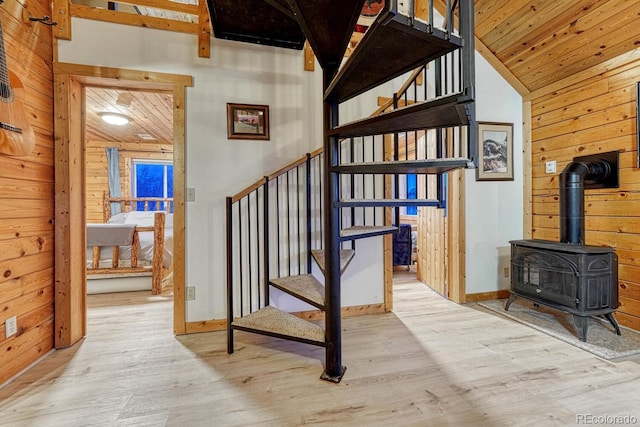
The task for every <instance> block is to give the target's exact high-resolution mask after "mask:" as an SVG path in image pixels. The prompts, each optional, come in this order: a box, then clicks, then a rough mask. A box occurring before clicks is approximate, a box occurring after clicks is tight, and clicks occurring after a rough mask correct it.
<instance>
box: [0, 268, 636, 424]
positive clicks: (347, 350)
mask: <svg viewBox="0 0 640 427" xmlns="http://www.w3.org/2000/svg"><path fill="white" fill-rule="evenodd" d="M403 276H404V278H399V279H398V280H397V283H396V284H395V286H394V287H395V289H394V296H395V304H394V306H395V312H394V313H389V314H384V315H371V316H362V317H354V318H348V319H345V320H344V321H343V329H344V333H343V340H344V344H343V347H344V348H343V362H344V364H345V365H346V366H347V368H348V369H347V372H346V375H345V377H344V379H343V381H342V382H341V383H340V384H338V385H334V384H330V383H327V382H324V381H321V380H319V376H320V374H321V373H322V370H323V368H322V365H323V360H324V356H323V354H324V353H323V349H321V348H316V347H312V346H308V345H304V344H298V343H292V342H288V341H283V340H277V339H272V338H268V337H262V336H258V335H253V334H248V333H242V332H237V333H236V344H237V348H236V352H235V353H234V354H232V355H227V353H226V347H225V346H226V335H225V333H224V332H220V333H218V332H216V333H203V334H196V335H190V336H183V337H177V338H175V337H173V336H172V333H171V304H172V303H171V301H170V300H168V299H166V298H162V297H149V296H148V295H147V293H146V292H142V293H132V294H130V295H129V294H127V295H126V297H125V298H123V297H122V295H119V296H118V295H116V296H113V295H92V296H90V298H89V301H90V307H91V308H90V310H89V313H88V318H89V333H88V337H87V338H86V339H85V340H84V341H83V342H82V343H80V344H79V345H76V346H75V347H73V348H70V349H66V350H60V351H56V352H54V353H52V354H51V355H50V356H49V357H47V358H46V359H44V360H43V361H41V362H40V363H39V364H37V365H36V366H34V367H33V368H32V369H31V370H29V371H28V372H26V373H24V374H23V375H22V376H20V377H18V378H17V379H15V380H14V381H13V382H11V383H9V384H8V385H6V386H5V387H4V388H2V389H0V425H3V426H5V425H11V426H38V427H40V426H47V427H48V426H65V427H69V426H165V425H167V426H182V427H187V426H216V427H217V426H255V425H266V426H299V425H305V424H314V425H327V426H378V425H380V426H466V425H469V426H554V425H558V426H567V425H575V424H576V416H577V415H578V414H590V415H593V416H603V415H609V416H618V415H620V416H624V415H627V414H629V415H631V416H635V417H636V418H637V419H638V421H637V422H638V423H640V363H639V361H638V360H637V359H636V360H627V361H624V362H619V363H612V362H607V361H604V360H601V359H598V358H597V357H595V356H592V355H591V354H589V353H587V352H585V351H583V350H580V349H577V348H574V347H572V346H570V345H568V344H565V343H563V342H561V341H558V340H556V339H554V338H551V337H548V336H546V335H544V334H542V333H540V332H537V331H534V330H532V329H530V328H528V327H526V326H523V325H520V324H518V323H514V322H512V321H510V320H508V319H506V318H502V317H497V316H495V315H493V314H489V313H486V312H483V311H480V310H479V309H477V308H474V307H477V306H461V305H457V304H454V303H451V302H449V301H447V300H445V299H443V298H441V297H439V296H438V295H436V294H434V293H433V292H432V291H430V290H428V289H427V288H426V287H425V286H424V285H422V284H420V283H417V282H415V281H414V280H411V278H410V277H411V276H406V274H405V275H403ZM123 295H124V294H123Z"/></svg>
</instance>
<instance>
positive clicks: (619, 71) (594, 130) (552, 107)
mask: <svg viewBox="0 0 640 427" xmlns="http://www.w3.org/2000/svg"><path fill="white" fill-rule="evenodd" d="M606 65H607V66H606V67H603V66H602V65H600V66H599V67H597V69H596V68H595V67H594V69H591V70H587V71H585V72H583V73H580V74H577V75H573V76H571V78H570V79H567V80H566V81H565V82H564V84H563V82H559V83H558V84H556V85H554V88H553V89H552V90H544V91H539V92H537V93H536V92H534V93H533V94H532V95H531V97H530V99H531V183H532V184H531V192H532V213H533V215H532V226H533V232H532V236H533V238H538V239H548V240H557V239H558V234H559V216H558V211H559V206H558V177H559V174H560V173H561V172H562V170H563V169H564V167H565V166H566V165H567V164H568V163H570V162H571V161H572V160H573V158H574V157H576V156H582V155H588V154H595V153H598V152H606V151H614V150H619V151H620V188H617V189H602V190H586V191H585V194H586V197H585V215H586V221H585V229H586V236H585V238H586V243H587V244H591V245H603V246H611V247H614V248H615V249H616V252H617V253H618V257H619V268H618V275H619V291H620V303H621V306H620V308H619V309H618V314H617V317H618V320H619V321H620V323H621V324H623V325H627V326H630V327H632V328H634V329H640V245H638V243H637V242H638V241H640V197H639V196H638V194H639V193H640V169H638V168H637V167H636V165H635V159H636V156H637V147H636V132H637V129H636V125H635V120H636V113H635V105H636V99H635V84H636V82H637V81H638V80H640V55H638V53H635V54H634V55H629V54H627V55H625V56H623V57H621V58H619V59H616V60H615V61H611V62H609V63H608V64H606ZM603 69H604V71H603ZM548 160H555V161H556V162H557V173H555V174H547V173H545V162H546V161H548Z"/></svg>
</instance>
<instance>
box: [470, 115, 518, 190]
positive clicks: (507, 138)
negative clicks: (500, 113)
mask: <svg viewBox="0 0 640 427" xmlns="http://www.w3.org/2000/svg"><path fill="white" fill-rule="evenodd" d="M478 159H479V160H480V161H479V164H478V169H477V170H476V181H513V123H491V122H479V123H478Z"/></svg>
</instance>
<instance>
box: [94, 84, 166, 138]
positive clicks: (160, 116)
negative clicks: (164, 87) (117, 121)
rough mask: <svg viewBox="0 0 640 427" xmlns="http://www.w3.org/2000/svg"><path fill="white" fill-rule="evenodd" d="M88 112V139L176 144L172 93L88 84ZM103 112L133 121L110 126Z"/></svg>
mask: <svg viewBox="0 0 640 427" xmlns="http://www.w3.org/2000/svg"><path fill="white" fill-rule="evenodd" d="M85 112H86V115H85V117H86V122H85V130H86V133H85V138H86V139H87V140H89V141H110V142H134V143H141V144H144V143H153V144H169V145H171V144H173V95H172V94H171V93H169V92H150V91H140V90H131V89H124V88H122V89H112V88H102V87H87V88H86V95H85ZM101 112H115V113H120V114H124V115H126V116H128V117H130V118H131V121H130V122H129V123H128V124H126V125H124V126H114V125H110V124H107V123H105V122H104V121H102V119H101V118H100V116H99V113H101ZM146 138H152V139H146Z"/></svg>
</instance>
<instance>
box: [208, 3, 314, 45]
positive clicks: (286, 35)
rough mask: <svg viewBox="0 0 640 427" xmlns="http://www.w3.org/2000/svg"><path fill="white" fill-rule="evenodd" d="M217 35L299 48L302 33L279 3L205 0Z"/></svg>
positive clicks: (302, 36) (289, 13)
mask: <svg viewBox="0 0 640 427" xmlns="http://www.w3.org/2000/svg"><path fill="white" fill-rule="evenodd" d="M207 1H208V4H209V15H210V16H211V24H212V26H213V33H214V35H215V36H216V37H217V38H221V39H227V40H235V41H241V42H247V43H255V44H264V45H269V46H276V47H284V48H289V49H302V48H303V47H304V41H305V36H304V33H303V32H302V30H301V29H300V26H299V25H298V23H297V22H296V20H295V19H294V18H293V14H292V13H291V12H290V11H289V12H288V13H287V8H286V6H285V5H284V4H283V1H275V0H274V2H272V3H275V4H276V6H274V5H272V4H269V3H267V2H265V1H263V0H207Z"/></svg>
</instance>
